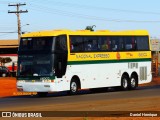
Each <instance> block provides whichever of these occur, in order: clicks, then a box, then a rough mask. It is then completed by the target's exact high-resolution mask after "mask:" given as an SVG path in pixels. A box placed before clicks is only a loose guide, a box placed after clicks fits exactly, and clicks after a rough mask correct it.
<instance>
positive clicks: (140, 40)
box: [136, 36, 149, 50]
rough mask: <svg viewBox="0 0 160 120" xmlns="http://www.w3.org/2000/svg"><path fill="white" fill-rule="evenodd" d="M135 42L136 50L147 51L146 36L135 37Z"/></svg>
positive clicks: (147, 39)
mask: <svg viewBox="0 0 160 120" xmlns="http://www.w3.org/2000/svg"><path fill="white" fill-rule="evenodd" d="M136 42H137V50H149V38H148V37H147V36H144V37H136Z"/></svg>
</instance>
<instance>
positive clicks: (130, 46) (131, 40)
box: [124, 36, 136, 51]
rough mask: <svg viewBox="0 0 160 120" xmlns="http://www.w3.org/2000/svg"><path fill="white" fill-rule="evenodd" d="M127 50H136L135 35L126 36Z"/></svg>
mask: <svg viewBox="0 0 160 120" xmlns="http://www.w3.org/2000/svg"><path fill="white" fill-rule="evenodd" d="M124 43H125V50H126V51H130V50H136V40H135V37H128V36H127V37H124Z"/></svg>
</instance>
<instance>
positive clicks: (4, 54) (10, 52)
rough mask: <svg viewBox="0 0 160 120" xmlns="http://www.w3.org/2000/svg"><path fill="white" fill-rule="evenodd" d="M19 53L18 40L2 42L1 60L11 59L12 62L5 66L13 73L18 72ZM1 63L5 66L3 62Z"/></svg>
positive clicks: (0, 47) (0, 44)
mask: <svg viewBox="0 0 160 120" xmlns="http://www.w3.org/2000/svg"><path fill="white" fill-rule="evenodd" d="M17 51H18V40H0V58H11V62H9V63H5V64H4V66H6V67H8V68H9V70H10V72H12V73H13V72H16V70H17ZM0 63H1V65H3V64H2V61H0Z"/></svg>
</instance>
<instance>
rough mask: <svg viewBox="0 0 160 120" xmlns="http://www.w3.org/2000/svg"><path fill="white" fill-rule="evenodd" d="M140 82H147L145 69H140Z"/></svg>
mask: <svg viewBox="0 0 160 120" xmlns="http://www.w3.org/2000/svg"><path fill="white" fill-rule="evenodd" d="M140 80H147V67H140Z"/></svg>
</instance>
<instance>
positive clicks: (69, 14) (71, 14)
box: [31, 5, 160, 23]
mask: <svg viewBox="0 0 160 120" xmlns="http://www.w3.org/2000/svg"><path fill="white" fill-rule="evenodd" d="M31 6H32V9H33V10H38V11H42V12H45V13H51V14H58V15H63V16H67V17H78V18H85V19H92V20H100V21H110V22H130V23H160V20H157V21H151V20H147V21H146V20H121V19H106V18H101V17H97V16H91V15H85V14H79V13H75V12H69V11H64V10H58V9H53V8H48V7H45V6H40V5H31ZM36 8H37V9H36Z"/></svg>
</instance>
